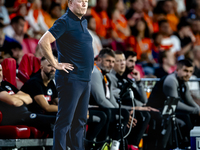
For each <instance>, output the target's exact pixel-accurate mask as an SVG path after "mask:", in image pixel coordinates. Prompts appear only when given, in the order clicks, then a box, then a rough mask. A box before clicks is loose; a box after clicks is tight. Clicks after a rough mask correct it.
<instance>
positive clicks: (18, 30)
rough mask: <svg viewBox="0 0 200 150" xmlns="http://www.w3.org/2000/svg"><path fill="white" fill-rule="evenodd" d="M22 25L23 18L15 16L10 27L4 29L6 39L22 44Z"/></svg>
mask: <svg viewBox="0 0 200 150" xmlns="http://www.w3.org/2000/svg"><path fill="white" fill-rule="evenodd" d="M24 24H25V20H24V17H22V16H16V17H14V18H12V20H11V23H10V25H9V26H7V27H5V28H4V33H5V34H6V35H7V36H8V37H10V38H13V39H15V40H17V41H18V42H19V43H22V41H23V38H24Z"/></svg>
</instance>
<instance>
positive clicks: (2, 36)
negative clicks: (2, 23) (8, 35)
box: [0, 29, 5, 47]
mask: <svg viewBox="0 0 200 150" xmlns="http://www.w3.org/2000/svg"><path fill="white" fill-rule="evenodd" d="M4 40H5V34H4V33H3V29H0V47H2V46H3V43H4Z"/></svg>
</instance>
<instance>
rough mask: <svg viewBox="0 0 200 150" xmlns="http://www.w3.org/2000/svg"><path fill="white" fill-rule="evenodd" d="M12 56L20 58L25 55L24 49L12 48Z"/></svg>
mask: <svg viewBox="0 0 200 150" xmlns="http://www.w3.org/2000/svg"><path fill="white" fill-rule="evenodd" d="M11 51H12V57H13V58H15V59H19V58H20V57H21V56H22V55H23V51H22V49H20V48H15V49H12V50H11Z"/></svg>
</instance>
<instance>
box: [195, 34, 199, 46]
mask: <svg viewBox="0 0 200 150" xmlns="http://www.w3.org/2000/svg"><path fill="white" fill-rule="evenodd" d="M195 38H196V41H195V43H194V45H200V35H199V34H196V35H195Z"/></svg>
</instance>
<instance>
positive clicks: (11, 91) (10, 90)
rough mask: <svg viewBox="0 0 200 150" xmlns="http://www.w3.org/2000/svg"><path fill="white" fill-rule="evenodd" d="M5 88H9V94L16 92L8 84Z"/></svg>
mask: <svg viewBox="0 0 200 150" xmlns="http://www.w3.org/2000/svg"><path fill="white" fill-rule="evenodd" d="M5 88H6V89H7V90H8V94H10V95H13V94H15V92H13V90H12V88H11V87H10V86H8V85H6V86H5Z"/></svg>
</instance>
